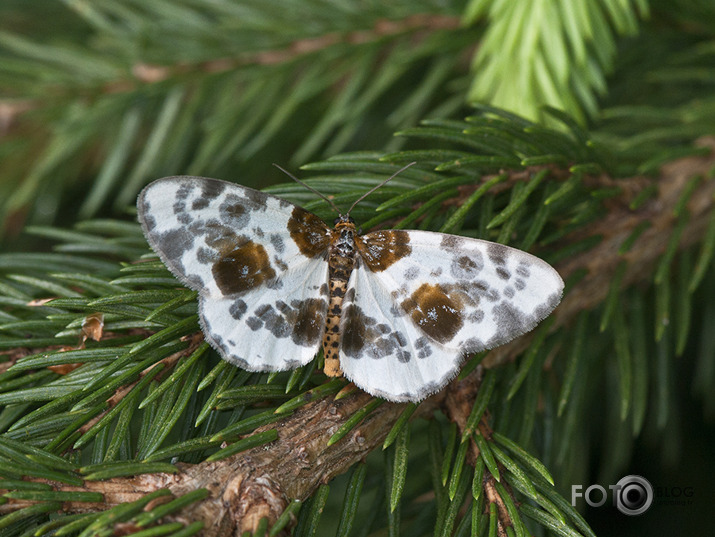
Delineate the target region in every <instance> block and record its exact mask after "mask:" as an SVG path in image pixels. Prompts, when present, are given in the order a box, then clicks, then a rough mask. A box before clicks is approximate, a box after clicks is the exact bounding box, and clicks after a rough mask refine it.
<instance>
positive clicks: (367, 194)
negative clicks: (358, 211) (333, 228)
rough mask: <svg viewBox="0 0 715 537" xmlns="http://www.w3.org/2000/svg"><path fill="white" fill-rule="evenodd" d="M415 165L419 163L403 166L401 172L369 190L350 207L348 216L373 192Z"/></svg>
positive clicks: (398, 171)
mask: <svg viewBox="0 0 715 537" xmlns="http://www.w3.org/2000/svg"><path fill="white" fill-rule="evenodd" d="M415 164H417V162H410V163H409V164H407V165H406V166H403V167H402V168H400V169H399V170H397V171H396V172H395V173H393V174H392V175H391V176H390V177H388V178H387V179H385V180H384V181H383V182H382V183H380V184H379V185H376V186H374V187H372V188H371V189H370V190H368V191H367V192H365V193H364V194H363V195H362V196H360V197H359V198H358V199H357V200H356V201H355V203H353V204H352V206H351V207H350V209H348V212H347V213H346V214H350V213H351V212H352V210H353V209H354V208H355V206H356V205H357V204H358V203H360V202H361V201H362V200H364V199H365V198H367V197H368V196H369V195H370V194H372V193H373V192H375V190H377V189H378V188H380V187H382V186H384V185H386V184H387V183H389V182H390V181H392V180H393V179H394V178H395V177H397V176H398V175H400V174H401V173H402V172H404V171H405V170H406V169H407V168H409V167H410V166H414V165H415Z"/></svg>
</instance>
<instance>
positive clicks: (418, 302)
mask: <svg viewBox="0 0 715 537" xmlns="http://www.w3.org/2000/svg"><path fill="white" fill-rule="evenodd" d="M400 306H401V307H402V309H403V310H404V311H405V312H406V313H407V314H408V315H410V316H411V317H412V321H413V322H414V323H415V324H416V325H417V326H418V327H419V328H420V329H421V330H422V331H423V332H424V333H425V334H427V335H428V336H429V337H431V338H432V339H434V340H435V341H438V342H440V343H446V342H448V341H450V340H451V339H452V338H453V337H454V335H455V334H456V333H457V332H459V330H460V328H462V325H463V324H464V319H463V315H462V304H461V301H460V300H459V299H458V298H457V297H456V296H453V297H450V296H449V295H448V294H447V293H446V292H445V291H444V289H443V288H442V286H441V285H431V284H428V283H424V284H422V285H421V286H420V287H418V288H417V289H416V290H415V292H414V293H412V295H410V297H409V298H407V299H406V300H403V301H402V303H401V304H400Z"/></svg>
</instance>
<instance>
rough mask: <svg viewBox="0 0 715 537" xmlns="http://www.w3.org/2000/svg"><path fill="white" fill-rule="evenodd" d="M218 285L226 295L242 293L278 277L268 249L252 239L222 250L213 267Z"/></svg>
mask: <svg viewBox="0 0 715 537" xmlns="http://www.w3.org/2000/svg"><path fill="white" fill-rule="evenodd" d="M211 272H212V273H213V276H214V278H215V280H216V285H217V286H218V288H219V289H220V290H221V292H222V293H223V294H225V295H233V294H237V293H242V292H244V291H248V290H249V289H253V288H255V287H258V286H259V285H261V284H263V283H266V282H269V281H271V280H273V279H275V277H276V271H275V270H274V269H273V267H272V266H271V262H270V260H269V259H268V253H267V252H266V249H265V248H264V247H263V246H262V245H260V244H258V243H255V242H253V241H252V240H246V241H245V242H241V243H240V244H238V245H236V246H235V247H234V248H233V249H232V250H230V251H227V252H225V253H224V252H222V253H221V257H220V258H219V260H218V261H216V262H215V263H214V265H213V267H212V268H211Z"/></svg>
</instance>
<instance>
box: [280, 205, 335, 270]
mask: <svg viewBox="0 0 715 537" xmlns="http://www.w3.org/2000/svg"><path fill="white" fill-rule="evenodd" d="M288 231H289V232H290V236H291V238H292V239H293V240H294V241H295V243H296V245H298V248H299V249H300V253H302V254H303V255H305V256H308V257H311V258H312V257H317V256H319V255H323V254H324V253H325V251H326V250H327V248H328V245H329V244H330V230H329V229H328V227H327V226H326V225H325V222H323V221H322V220H321V219H320V218H318V217H317V216H315V215H314V214H313V213H309V212H308V211H306V210H305V209H301V208H300V207H296V208H295V209H293V214H291V217H290V219H289V220H288Z"/></svg>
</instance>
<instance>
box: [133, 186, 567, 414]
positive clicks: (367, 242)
mask: <svg viewBox="0 0 715 537" xmlns="http://www.w3.org/2000/svg"><path fill="white" fill-rule="evenodd" d="M361 199H362V198H361ZM328 201H330V200H328ZM137 208H138V214H139V220H140V222H141V225H142V228H143V230H144V234H145V235H146V238H147V240H148V241H149V244H150V245H151V247H152V248H153V249H154V251H155V252H156V253H157V254H158V255H159V257H160V258H161V260H162V261H163V262H164V264H166V266H167V267H168V268H169V270H170V271H171V272H172V273H174V275H176V277H177V278H178V279H179V280H180V281H181V282H182V283H183V284H185V285H186V286H188V287H189V288H191V289H194V290H196V291H198V294H199V316H200V322H201V327H202V330H203V332H204V335H205V338H206V340H207V341H208V342H209V343H210V344H211V345H212V346H213V347H214V348H215V349H216V350H217V351H218V353H219V354H220V355H221V357H222V358H223V359H224V360H227V361H228V362H230V363H232V364H235V365H237V366H239V367H242V368H243V369H246V370H248V371H284V370H288V369H292V368H296V367H299V366H302V365H305V364H307V363H309V362H310V361H311V360H313V358H314V357H315V356H316V354H317V353H318V351H319V349H320V347H321V346H322V348H323V351H324V357H325V372H326V374H327V375H329V376H340V375H341V374H342V375H344V376H345V377H347V378H348V379H349V380H351V381H352V382H353V383H354V384H356V385H357V386H358V387H360V388H361V389H363V390H364V391H366V392H368V393H370V394H372V395H375V396H378V397H382V398H384V399H387V400H390V401H419V400H422V399H424V398H425V397H427V396H428V395H430V394H432V393H434V392H436V391H438V390H440V389H441V388H442V387H443V386H444V385H445V384H446V383H447V382H449V380H450V379H452V378H453V377H454V376H455V375H456V374H457V373H458V371H459V368H460V365H461V362H462V361H463V359H464V357H465V356H466V355H469V354H471V353H475V352H479V351H482V350H485V349H491V348H493V347H496V346H498V345H502V344H504V343H506V342H508V341H510V340H512V339H513V338H515V337H517V336H520V335H522V334H524V333H526V332H528V331H530V330H531V329H533V328H534V327H535V326H536V325H537V323H539V322H540V321H541V320H542V319H544V318H545V317H546V316H547V315H549V314H550V313H551V311H553V309H554V308H555V307H556V306H557V304H558V303H559V301H560V300H561V294H562V291H563V285H564V284H563V281H562V280H561V277H560V276H559V274H558V273H557V272H556V270H554V269H553V268H552V267H551V266H550V265H549V264H547V263H546V262H544V261H542V260H541V259H539V258H537V257H534V256H533V255H530V254H528V253H526V252H522V251H520V250H517V249H514V248H509V247H507V246H503V245H501V244H496V243H493V242H488V241H484V240H478V239H472V238H466V237H460V236H456V235H447V234H443V233H435V232H429V231H414V230H413V231H403V230H377V231H371V232H369V233H366V234H364V235H360V234H359V233H358V230H357V227H356V225H355V222H354V221H353V219H352V218H351V217H350V211H348V212H347V213H345V214H340V212H339V211H338V214H339V216H338V217H337V218H336V220H335V223H334V227H333V228H332V229H331V228H329V227H328V226H327V225H326V224H325V223H324V222H323V221H322V220H321V219H320V218H318V217H317V216H316V215H314V214H313V213H311V212H309V211H306V210H305V209H302V208H301V207H298V206H296V205H294V204H292V203H290V202H288V201H286V200H284V199H281V198H279V197H276V196H271V195H268V194H266V193H263V192H260V191H257V190H253V189H251V188H247V187H244V186H240V185H237V184H235V183H229V182H226V181H220V180H217V179H208V178H204V177H193V176H176V177H166V178H164V179H159V180H157V181H154V182H153V183H151V184H149V185H148V186H147V187H146V188H145V189H144V190H143V191H142V192H141V193H140V195H139V198H138V201H137ZM351 210H352V208H351ZM336 211H337V208H336Z"/></svg>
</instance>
